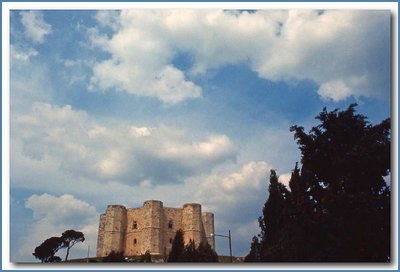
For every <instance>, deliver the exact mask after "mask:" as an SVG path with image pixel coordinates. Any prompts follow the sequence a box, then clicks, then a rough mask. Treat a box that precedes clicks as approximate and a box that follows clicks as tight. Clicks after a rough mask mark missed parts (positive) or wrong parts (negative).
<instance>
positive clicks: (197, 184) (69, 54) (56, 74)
mask: <svg viewBox="0 0 400 272" xmlns="http://www.w3.org/2000/svg"><path fill="white" fill-rule="evenodd" d="M390 19H391V14H390V11H387V10H380V11H376V10H345V9H344V10H221V9H219V10H218V9H207V10H205V9H204V10H200V9H193V10H191V9H180V10H179V9H174V10H173V9H163V10H151V9H146V10H140V9H126V10H12V11H11V12H10V244H11V250H10V257H11V261H12V262H31V261H37V260H35V259H34V257H33V256H32V252H33V250H34V248H35V247H36V246H38V245H39V244H40V243H42V242H43V241H44V240H45V239H47V238H49V237H51V236H60V235H61V233H62V232H63V231H65V230H67V229H75V230H79V231H82V232H84V234H85V237H86V240H85V242H84V243H82V244H77V245H76V246H75V247H74V248H73V249H72V251H71V253H70V258H83V257H86V255H87V251H88V247H89V252H90V256H95V249H96V240H97V229H98V221H99V216H100V214H101V213H103V212H104V211H105V209H106V207H107V205H109V204H122V205H125V206H126V207H141V206H142V204H143V202H144V201H145V200H149V199H157V200H161V201H163V203H164V206H166V207H181V206H182V205H183V204H184V203H190V202H197V203H200V204H201V205H202V211H207V212H213V213H214V215H215V232H216V233H217V234H223V235H226V234H227V233H228V230H231V232H232V247H233V254H234V255H235V256H245V255H246V254H247V253H248V251H249V249H250V243H251V238H252V237H253V236H254V235H256V234H258V233H259V232H260V229H259V227H258V222H257V219H258V217H259V216H260V215H261V213H262V207H263V205H264V203H265V201H266V199H267V197H268V182H269V181H268V180H269V173H270V170H271V169H276V171H277V174H278V175H279V180H280V181H281V182H282V183H284V184H287V183H288V180H289V178H290V173H291V170H292V169H293V168H294V165H295V163H296V162H300V160H301V157H300V153H299V150H298V147H297V145H296V142H295V140H294V138H293V133H292V132H290V130H289V128H290V126H292V125H301V126H304V127H305V128H306V130H307V131H308V130H309V129H310V128H311V127H312V126H313V125H316V124H317V121H316V120H315V116H316V115H318V113H319V112H320V111H321V110H322V109H323V108H324V107H326V108H327V109H328V110H333V109H336V108H339V109H345V108H347V107H348V106H349V105H350V104H351V103H358V107H357V111H358V112H359V113H361V114H364V115H366V116H367V117H368V118H369V121H370V122H371V123H373V124H375V123H379V122H380V121H382V120H383V119H386V118H388V117H390V105H391V101H390V98H391V95H390V94H391V93H390V92H391V90H390V83H391V81H390V80H391V78H390V58H391V56H390ZM216 243H217V245H216V249H217V253H218V254H220V255H228V254H229V249H228V241H227V240H226V239H224V238H222V237H220V239H216ZM64 254H65V252H63V251H62V252H60V256H61V257H63V256H64Z"/></svg>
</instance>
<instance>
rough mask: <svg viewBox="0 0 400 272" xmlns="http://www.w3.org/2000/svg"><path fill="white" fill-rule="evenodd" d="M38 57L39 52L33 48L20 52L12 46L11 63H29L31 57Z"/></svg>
mask: <svg viewBox="0 0 400 272" xmlns="http://www.w3.org/2000/svg"><path fill="white" fill-rule="evenodd" d="M37 55H38V52H37V51H36V50H35V49H33V48H28V49H26V50H19V49H17V48H16V47H15V46H13V45H11V46H10V56H11V62H14V61H22V62H27V61H29V60H30V58H31V57H35V56H37Z"/></svg>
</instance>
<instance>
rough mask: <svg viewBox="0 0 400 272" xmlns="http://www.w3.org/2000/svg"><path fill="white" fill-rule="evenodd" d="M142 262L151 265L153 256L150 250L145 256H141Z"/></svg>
mask: <svg viewBox="0 0 400 272" xmlns="http://www.w3.org/2000/svg"><path fill="white" fill-rule="evenodd" d="M140 262H141V263H151V254H150V251H149V250H146V252H145V253H144V254H141V255H140Z"/></svg>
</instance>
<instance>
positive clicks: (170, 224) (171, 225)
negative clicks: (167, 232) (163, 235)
mask: <svg viewBox="0 0 400 272" xmlns="http://www.w3.org/2000/svg"><path fill="white" fill-rule="evenodd" d="M172 227H173V224H172V220H169V222H168V228H169V229H172Z"/></svg>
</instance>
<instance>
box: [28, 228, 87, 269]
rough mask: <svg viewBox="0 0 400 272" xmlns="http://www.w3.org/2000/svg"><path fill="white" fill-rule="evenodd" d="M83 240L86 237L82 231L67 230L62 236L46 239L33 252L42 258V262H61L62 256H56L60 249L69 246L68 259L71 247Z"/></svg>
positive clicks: (36, 256)
mask: <svg viewBox="0 0 400 272" xmlns="http://www.w3.org/2000/svg"><path fill="white" fill-rule="evenodd" d="M83 241H85V237H84V235H83V233H82V232H80V231H75V230H67V231H65V232H64V233H63V234H62V235H61V237H51V238H49V239H47V240H45V241H44V242H43V243H42V244H41V245H40V246H38V247H36V248H35V252H34V253H32V254H33V256H35V258H36V259H39V260H41V262H42V263H49V262H60V261H61V258H60V257H58V256H54V254H55V253H56V252H57V251H58V250H60V249H61V248H67V254H66V256H65V260H67V259H68V255H69V250H70V249H71V247H72V246H73V245H75V244H76V243H77V242H83Z"/></svg>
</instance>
